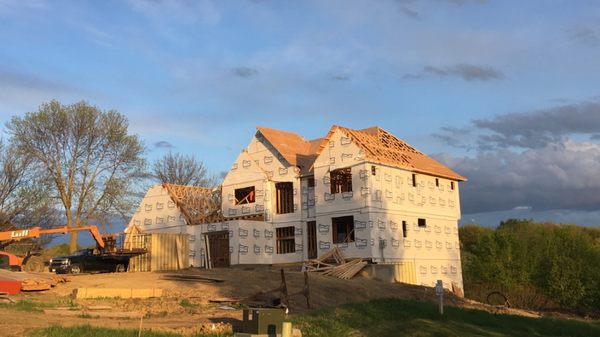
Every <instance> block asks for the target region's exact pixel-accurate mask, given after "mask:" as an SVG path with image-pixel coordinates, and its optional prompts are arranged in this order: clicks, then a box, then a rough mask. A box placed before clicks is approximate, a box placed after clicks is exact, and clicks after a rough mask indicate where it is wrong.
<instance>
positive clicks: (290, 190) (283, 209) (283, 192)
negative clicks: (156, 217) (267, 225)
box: [275, 182, 294, 214]
mask: <svg viewBox="0 0 600 337" xmlns="http://www.w3.org/2000/svg"><path fill="white" fill-rule="evenodd" d="M275 193H276V194H277V195H276V202H277V205H276V206H277V207H276V208H277V214H285V213H294V184H293V183H291V182H283V183H275Z"/></svg>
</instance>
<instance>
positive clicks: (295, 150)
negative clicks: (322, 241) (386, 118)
mask: <svg viewBox="0 0 600 337" xmlns="http://www.w3.org/2000/svg"><path fill="white" fill-rule="evenodd" d="M257 130H258V132H259V134H260V135H262V136H263V137H264V139H266V140H267V141H268V142H269V143H270V144H271V145H272V146H273V147H274V148H275V149H276V150H277V151H278V152H279V154H281V156H282V157H283V158H284V159H285V160H286V161H287V162H288V163H289V164H290V165H291V166H297V167H299V168H300V170H301V174H303V175H305V174H309V173H310V172H311V171H312V165H313V163H314V161H315V160H316V158H317V157H318V155H319V154H320V152H321V151H322V150H323V149H324V148H325V144H327V142H328V141H329V139H330V138H331V137H332V136H333V134H334V133H335V131H337V130H339V131H341V132H342V133H344V134H345V135H346V136H347V137H349V138H351V139H352V141H353V142H354V144H356V145H357V146H358V147H359V148H360V149H362V150H363V152H364V153H365V156H364V158H365V160H367V161H370V162H374V163H379V164H382V165H390V166H393V167H398V168H401V169H405V170H408V171H413V172H417V173H425V174H429V175H433V176H439V177H443V178H448V179H452V180H458V181H464V180H466V178H465V177H463V176H461V175H459V174H458V173H456V172H454V171H453V170H451V169H450V168H448V167H446V166H445V165H443V164H441V163H440V162H438V161H436V160H434V159H433V158H431V157H429V156H427V155H425V154H424V153H422V152H420V151H418V150H417V149H415V148H414V147H413V146H411V145H409V144H408V143H406V142H404V141H403V140H401V139H399V138H397V137H396V136H394V135H392V134H391V133H389V132H387V131H385V130H384V129H382V128H380V127H377V126H375V127H371V128H367V129H362V130H354V129H350V128H345V127H342V126H338V125H334V126H332V127H331V129H330V130H329V132H328V133H327V135H326V136H325V137H324V138H319V139H315V140H311V141H308V140H305V139H304V138H303V137H301V136H299V135H297V134H295V133H293V132H287V131H281V130H275V129H271V128H265V127H257Z"/></svg>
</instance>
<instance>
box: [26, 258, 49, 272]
mask: <svg viewBox="0 0 600 337" xmlns="http://www.w3.org/2000/svg"><path fill="white" fill-rule="evenodd" d="M23 270H25V271H27V272H33V273H41V272H43V271H44V261H43V260H42V258H41V257H39V256H30V257H29V258H28V259H27V261H25V265H24V266H23Z"/></svg>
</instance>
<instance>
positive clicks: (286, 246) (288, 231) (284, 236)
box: [276, 226, 296, 254]
mask: <svg viewBox="0 0 600 337" xmlns="http://www.w3.org/2000/svg"><path fill="white" fill-rule="evenodd" d="M276 231H277V254H288V253H294V252H295V251H296V239H295V237H294V231H295V228H294V226H289V227H281V228H276Z"/></svg>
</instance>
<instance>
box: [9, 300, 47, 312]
mask: <svg viewBox="0 0 600 337" xmlns="http://www.w3.org/2000/svg"><path fill="white" fill-rule="evenodd" d="M55 306H56V305H55V304H53V303H43V302H36V301H30V300H23V301H18V302H17V303H0V308H6V309H12V310H19V311H28V312H33V311H38V312H39V311H43V310H44V309H48V308H54V307H55Z"/></svg>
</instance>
